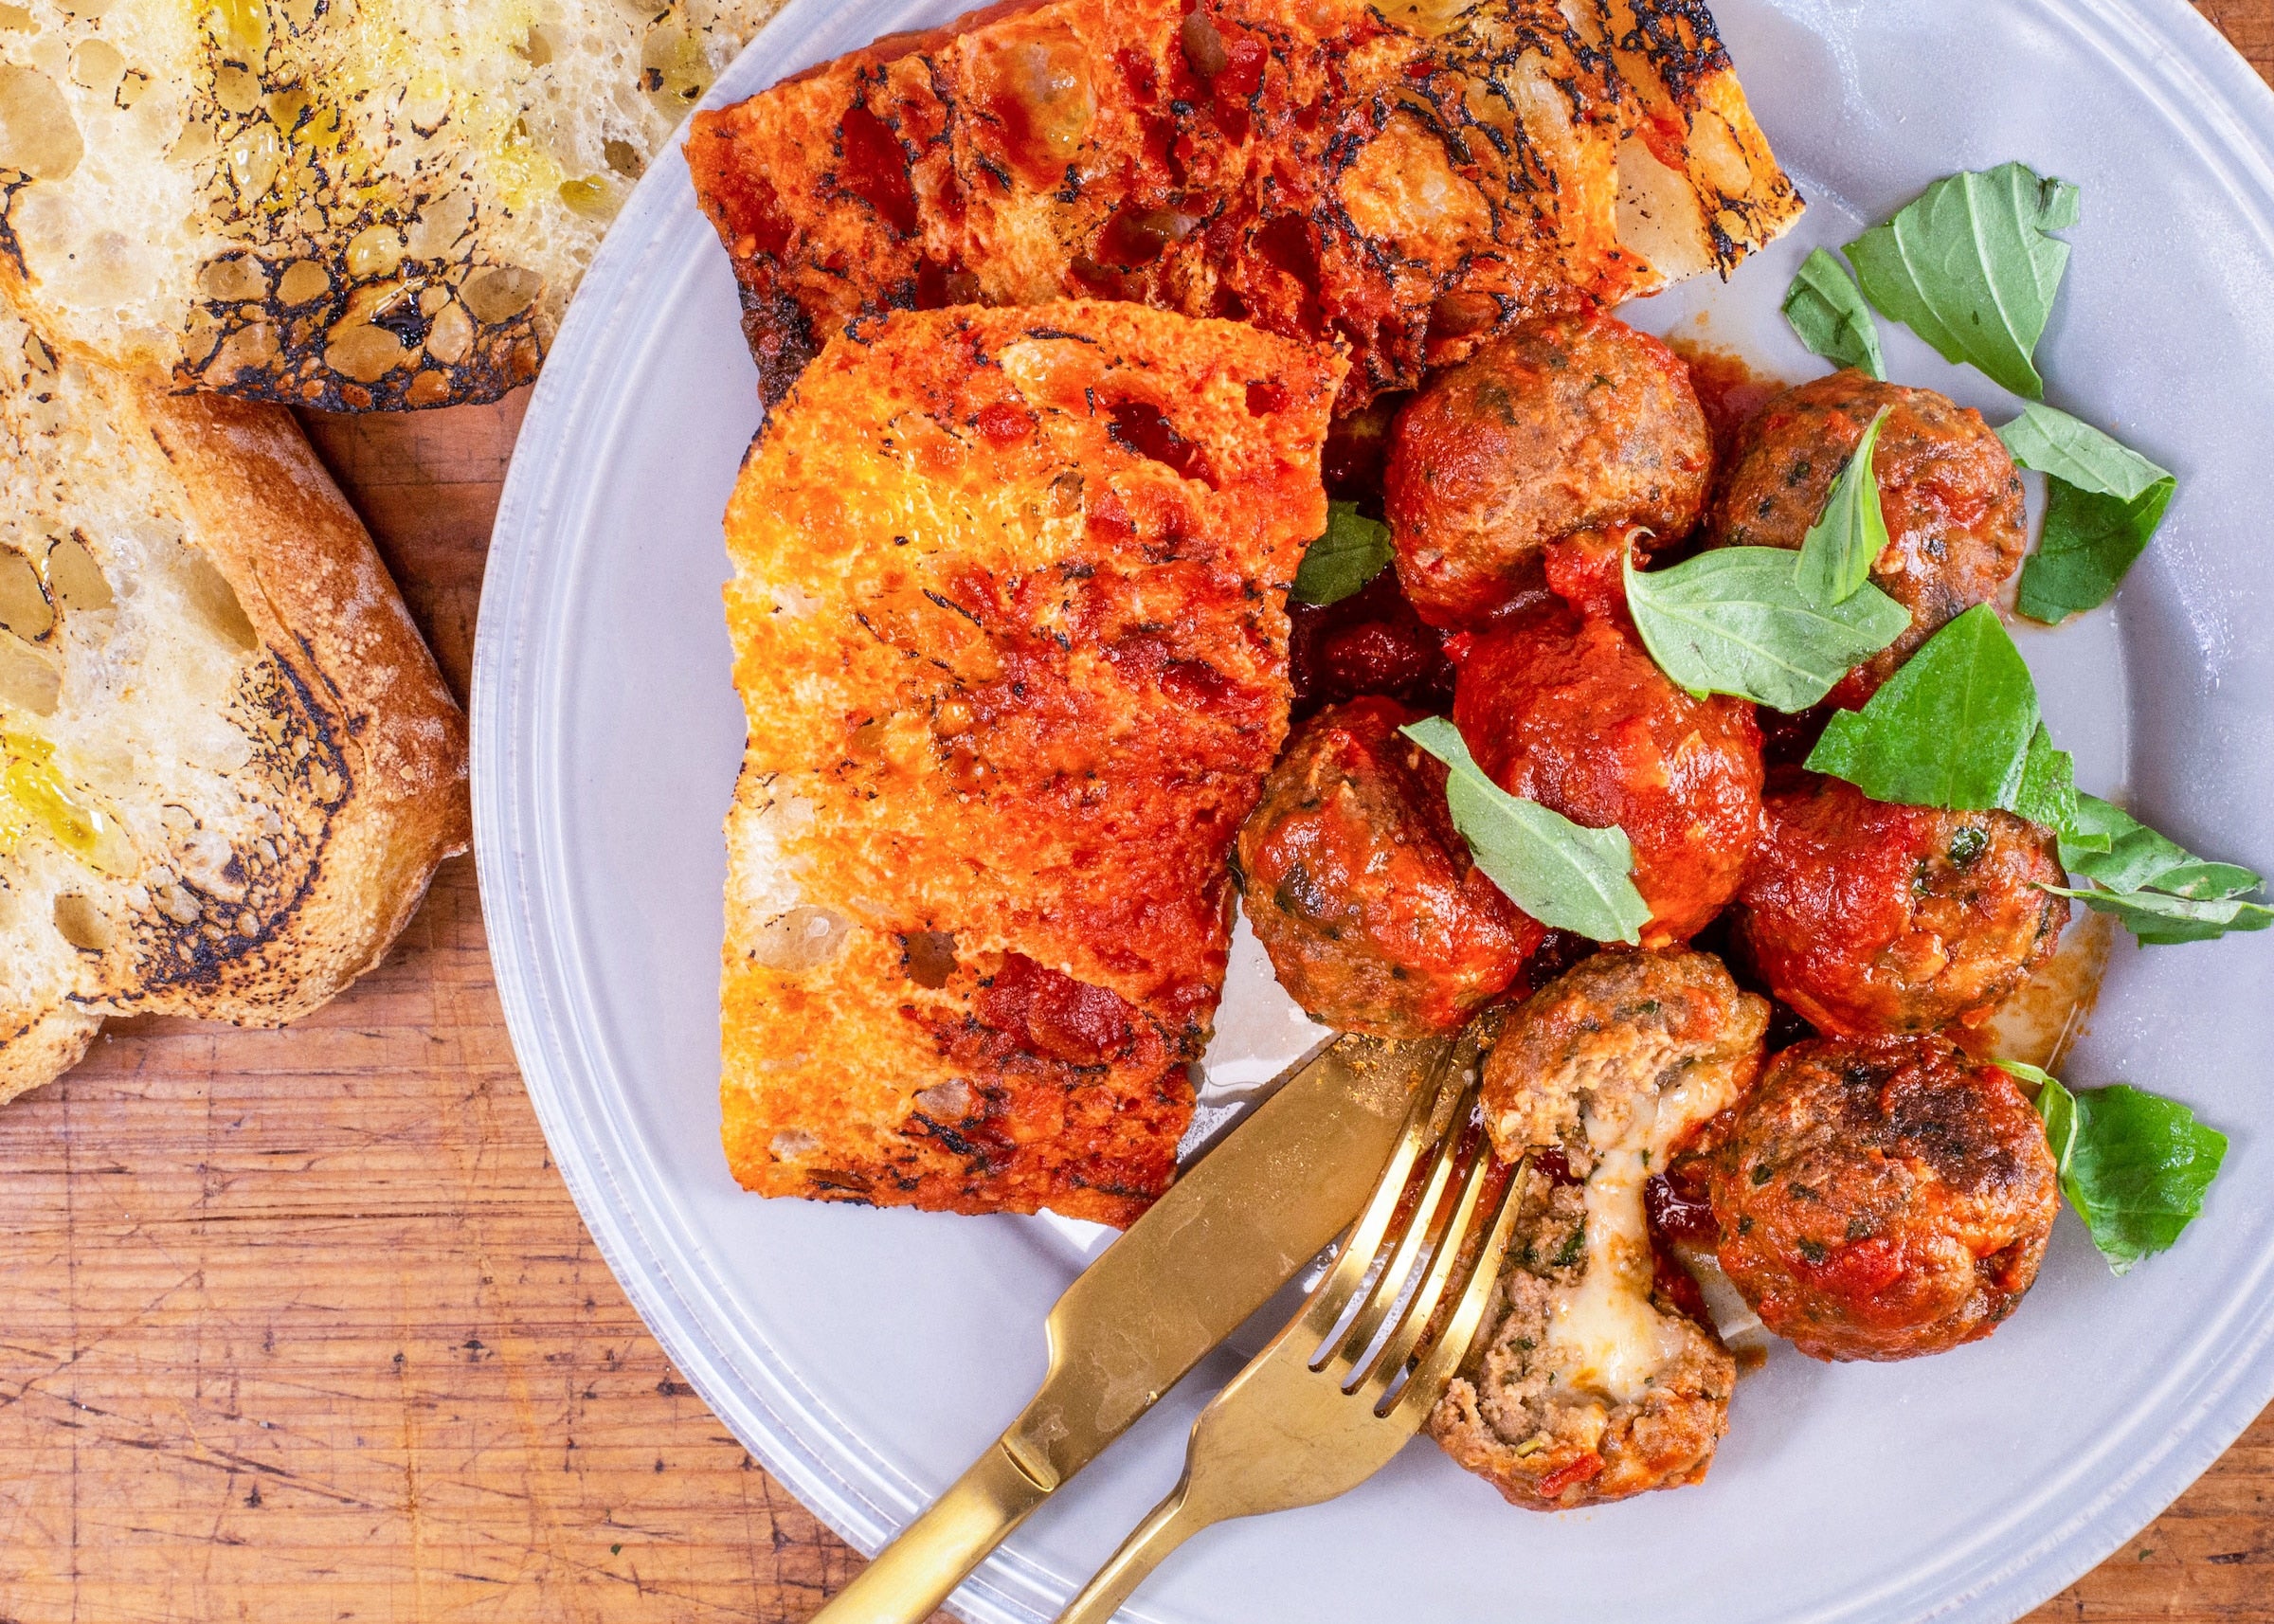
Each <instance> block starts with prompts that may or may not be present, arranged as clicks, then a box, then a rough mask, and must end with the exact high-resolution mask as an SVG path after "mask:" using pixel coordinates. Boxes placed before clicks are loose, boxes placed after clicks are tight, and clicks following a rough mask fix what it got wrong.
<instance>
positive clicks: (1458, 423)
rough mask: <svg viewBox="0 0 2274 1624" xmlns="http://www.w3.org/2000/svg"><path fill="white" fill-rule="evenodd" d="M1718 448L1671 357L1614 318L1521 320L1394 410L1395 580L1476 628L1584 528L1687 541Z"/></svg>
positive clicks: (1423, 606) (1684, 371)
mask: <svg viewBox="0 0 2274 1624" xmlns="http://www.w3.org/2000/svg"><path fill="white" fill-rule="evenodd" d="M1712 474H1713V445H1712V441H1711V438H1710V437H1709V436H1708V434H1707V432H1706V428H1705V413H1704V412H1703V411H1702V410H1701V409H1700V408H1699V406H1698V398H1697V395H1696V393H1695V392H1694V391H1693V390H1692V389H1691V388H1690V384H1689V370H1688V368H1687V367H1686V366H1684V365H1683V363H1682V360H1681V358H1680V357H1679V356H1677V355H1676V354H1675V353H1674V352H1672V351H1670V350H1669V349H1668V348H1667V347H1666V346H1665V345H1664V344H1662V343H1660V342H1659V341H1658V340H1657V339H1655V338H1652V337H1651V336H1650V335H1649V334H1642V333H1637V332H1635V331H1634V330H1633V328H1631V327H1629V326H1627V325H1626V324H1625V323H1624V322H1622V321H1619V320H1617V319H1615V318H1614V317H1612V316H1601V315H1593V316H1552V317H1548V318H1546V319H1543V320H1540V321H1535V322H1533V323H1531V324H1530V325H1528V326H1525V327H1521V328H1519V329H1517V330H1516V331H1515V332H1514V333H1512V334H1509V335H1508V336H1507V337H1506V338H1503V339H1500V340H1498V341H1497V342H1495V343H1493V344H1490V345H1489V346H1487V347H1486V348H1485V349H1483V350H1480V351H1478V352H1476V354H1474V355H1473V356H1471V358H1470V359H1468V360H1467V361H1464V362H1463V363H1461V365H1459V366H1457V367H1453V368H1450V369H1448V370H1445V371H1443V372H1441V373H1439V374H1437V376H1436V377H1435V379H1434V380H1433V381H1432V382H1431V383H1430V384H1429V386H1428V387H1427V388H1424V389H1423V390H1422V391H1421V392H1420V394H1418V395H1417V396H1416V397H1415V398H1414V400H1413V401H1412V402H1411V403H1410V404H1409V405H1408V406H1406V407H1405V409H1404V410H1403V411H1402V412H1400V413H1399V417H1398V423H1397V426H1396V428H1395V429H1394V430H1393V432H1392V434H1391V439H1390V457H1389V463H1388V467H1387V469H1386V471H1385V473H1384V476H1383V487H1382V488H1383V496H1384V506H1385V510H1386V512H1387V514H1388V518H1389V522H1390V532H1391V537H1392V540H1393V541H1394V542H1395V544H1396V546H1397V549H1398V574H1399V579H1400V580H1401V581H1403V582H1404V583H1405V589H1406V593H1407V595H1408V596H1409V597H1411V598H1412V599H1413V601H1414V605H1415V607H1416V608H1417V609H1419V610H1420V612H1421V616H1422V618H1423V619H1424V620H1427V621H1429V622H1431V623H1434V624H1437V625H1446V626H1457V625H1470V624H1474V623H1478V622H1481V621H1482V620H1484V619H1485V618H1486V617H1487V616H1489V615H1490V614H1491V613H1492V612H1493V611H1494V610H1495V609H1498V608H1499V607H1501V605H1502V604H1506V603H1507V601H1508V600H1509V599H1510V598H1511V597H1513V596H1514V595H1515V594H1516V593H1518V592H1519V591H1521V590H1522V589H1524V588H1525V587H1526V586H1534V585H1537V583H1538V581H1539V578H1540V554H1541V551H1542V550H1543V549H1544V548H1545V547H1546V546H1547V545H1548V544H1549V543H1550V542H1553V541H1556V540H1559V539H1560V538H1561V537H1563V536H1566V535H1569V534H1571V533H1572V532H1575V531H1583V530H1597V529H1602V528H1606V527H1610V526H1614V525H1623V524H1636V525H1644V526H1648V527H1649V528H1650V529H1651V530H1652V531H1654V532H1657V534H1658V535H1659V537H1660V538H1661V539H1662V540H1669V541H1670V540H1674V539H1678V538H1679V537H1681V536H1683V535H1686V534H1687V533H1688V532H1689V531H1690V530H1691V529H1692V528H1693V527H1694V526H1695V525H1696V524H1697V522H1698V520H1699V518H1700V516H1701V515H1702V514H1704V513H1705V500H1706V496H1707V491H1708V487H1709V486H1710V484H1711V481H1712Z"/></svg>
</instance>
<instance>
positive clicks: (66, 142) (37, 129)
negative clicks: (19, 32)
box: [0, 63, 87, 180]
mask: <svg viewBox="0 0 2274 1624" xmlns="http://www.w3.org/2000/svg"><path fill="white" fill-rule="evenodd" d="M86 151H87V145H86V142H85V141H84V140H83V139H81V136H80V134H79V125H78V124H77V123H76V122H75V121H74V120H73V119H72V117H71V106H70V103H68V102H67V101H65V100H64V99H63V90H62V88H61V87H60V86H58V85H57V83H56V82H55V81H54V80H52V79H49V78H48V77H47V76H46V75H45V74H44V73H41V72H39V71H38V70H37V69H35V68H28V67H22V66H19V65H17V64H16V63H0V169H11V170H22V171H24V172H25V173H26V174H27V175H29V176H31V177H32V178H33V179H34V180H62V179H63V178H64V177H65V176H67V175H69V174H70V173H71V171H73V170H76V169H77V168H79V160H80V159H81V158H82V157H84V156H85V155H86Z"/></svg>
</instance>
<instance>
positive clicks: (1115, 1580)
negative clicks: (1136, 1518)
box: [1057, 1478, 1218, 1624]
mask: <svg viewBox="0 0 2274 1624" xmlns="http://www.w3.org/2000/svg"><path fill="white" fill-rule="evenodd" d="M1191 1487H1192V1484H1191V1480H1190V1479H1189V1478H1188V1479H1186V1480H1185V1481H1184V1482H1182V1483H1180V1484H1178V1485H1177V1487H1176V1489H1175V1490H1174V1491H1173V1492H1172V1493H1171V1494H1170V1495H1169V1497H1168V1498H1167V1499H1165V1500H1164V1501H1162V1502H1161V1504H1160V1505H1158V1506H1156V1507H1153V1508H1152V1510H1151V1511H1149V1512H1147V1513H1146V1519H1145V1521H1144V1522H1142V1523H1140V1524H1138V1525H1137V1526H1136V1527H1135V1528H1134V1529H1133V1530H1132V1531H1131V1532H1130V1534H1129V1537H1128V1539H1126V1540H1124V1541H1122V1542H1121V1549H1119V1550H1117V1551H1115V1552H1114V1553H1113V1555H1112V1557H1111V1558H1110V1560H1109V1561H1107V1563H1106V1565H1105V1566H1104V1567H1101V1568H1099V1569H1098V1570H1097V1577H1096V1578H1095V1579H1092V1580H1091V1581H1090V1582H1089V1583H1088V1584H1086V1585H1084V1586H1083V1587H1082V1593H1081V1595H1079V1596H1077V1597H1074V1599H1073V1600H1072V1601H1070V1602H1068V1603H1067V1604H1066V1611H1065V1612H1063V1613H1061V1614H1059V1615H1058V1621H1057V1624H1106V1621H1107V1620H1108V1619H1110V1618H1111V1617H1112V1616H1113V1614H1114V1610H1115V1609H1117V1608H1118V1607H1120V1606H1121V1604H1122V1603H1123V1602H1125V1601H1127V1600H1128V1598H1129V1596H1130V1593H1131V1592H1133V1591H1135V1590H1136V1588H1137V1587H1138V1586H1139V1585H1141V1584H1143V1583H1144V1582H1145V1580H1146V1576H1147V1575H1148V1574H1150V1573H1151V1572H1152V1571H1153V1569H1155V1568H1157V1567H1159V1566H1160V1565H1161V1563H1162V1561H1163V1560H1164V1559H1165V1558H1166V1557H1167V1555H1168V1553H1169V1552H1171V1551H1173V1550H1175V1549H1176V1548H1177V1547H1178V1546H1179V1545H1181V1544H1182V1543H1184V1542H1185V1541H1186V1540H1189V1539H1191V1538H1192V1537H1193V1535H1195V1534H1197V1533H1199V1532H1200V1530H1201V1529H1202V1528H1205V1527H1207V1526H1208V1525H1210V1524H1212V1523H1215V1522H1217V1521H1218V1518H1217V1517H1215V1516H1214V1515H1212V1514H1210V1513H1209V1512H1207V1511H1205V1510H1203V1509H1201V1508H1200V1507H1199V1506H1198V1505H1197V1504H1196V1503H1195V1502H1194V1501H1193V1500H1192V1498H1191V1496H1190V1493H1189V1490H1190V1489H1191Z"/></svg>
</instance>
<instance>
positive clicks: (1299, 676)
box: [1287, 569, 1453, 719]
mask: <svg viewBox="0 0 2274 1624" xmlns="http://www.w3.org/2000/svg"><path fill="white" fill-rule="evenodd" d="M1287 620H1288V640H1287V675H1288V681H1289V683H1290V686H1292V687H1293V689H1294V707H1293V709H1294V714H1295V716H1296V717H1297V719H1300V718H1302V717H1304V716H1308V715H1309V714H1310V713H1312V712H1314V711H1317V710H1320V709H1322V708H1324V707H1326V706H1327V705H1339V704H1341V703H1342V702H1343V701H1344V700H1345V699H1355V698H1357V697H1358V696H1359V695H1363V694H1384V695H1389V696H1390V697H1392V698H1395V699H1400V700H1403V701H1404V702H1405V703H1407V704H1409V705H1417V706H1420V707H1422V708H1423V709H1424V710H1427V711H1429V712H1431V713H1438V712H1442V711H1444V710H1446V709H1447V708H1448V707H1450V706H1451V705H1452V704H1453V662H1452V661H1451V660H1449V659H1446V658H1445V634H1444V633H1443V632H1441V631H1439V630H1438V629H1437V628H1436V627H1435V626H1432V625H1427V624H1424V623H1423V622H1422V620H1421V617H1420V616H1418V615H1417V614H1415V613H1414V606H1413V604H1409V603H1407V602H1406V600H1405V594H1404V593H1402V592H1400V591H1399V589H1398V575H1397V572H1396V571H1395V570H1390V569H1384V570H1383V571H1382V572H1381V574H1379V575H1377V576H1375V577H1374V579H1373V580H1372V581H1370V582H1368V583H1367V584H1366V585H1365V586H1363V587H1362V588H1361V589H1360V590H1358V591H1357V592H1354V593H1352V594H1351V595H1350V596H1349V597H1347V598H1345V599H1343V600H1342V601H1341V602H1339V603H1334V604H1297V603H1292V602H1290V604H1288V605H1287Z"/></svg>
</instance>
